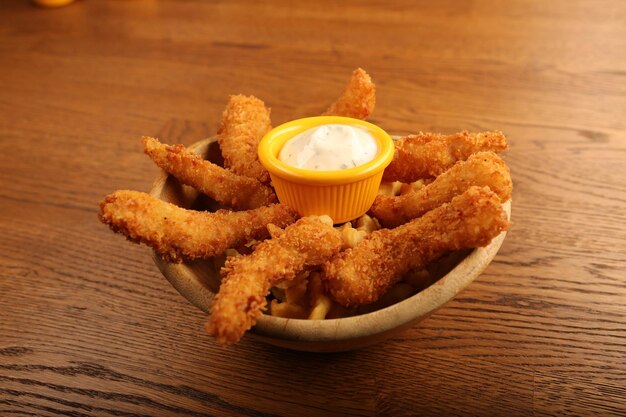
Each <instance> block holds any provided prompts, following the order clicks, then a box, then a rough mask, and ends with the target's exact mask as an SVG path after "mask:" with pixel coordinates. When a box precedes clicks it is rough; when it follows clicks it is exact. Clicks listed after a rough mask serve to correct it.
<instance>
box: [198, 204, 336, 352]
mask: <svg viewBox="0 0 626 417" xmlns="http://www.w3.org/2000/svg"><path fill="white" fill-rule="evenodd" d="M342 242H343V241H342V239H341V234H340V233H339V232H338V231H337V230H335V229H334V228H333V226H332V220H331V219H330V217H328V216H319V217H318V216H309V217H303V218H301V219H300V220H298V221H297V222H296V223H295V224H293V225H291V226H289V227H287V228H286V229H285V230H284V231H283V233H280V234H279V235H278V236H277V237H274V238H272V239H269V240H266V241H264V242H261V243H260V244H259V245H258V246H257V248H256V249H255V251H254V252H253V253H252V254H251V255H248V256H242V257H230V258H228V260H227V261H226V265H225V266H224V268H223V269H222V277H223V279H222V283H221V286H220V289H219V292H218V294H217V295H216V296H215V299H214V300H213V304H212V305H211V312H210V316H209V321H208V322H207V325H206V329H207V331H208V332H209V334H211V335H213V336H215V338H216V339H217V340H218V341H219V342H220V343H235V342H237V341H239V339H240V338H241V336H243V334H244V333H245V332H246V330H248V329H250V328H251V327H252V326H254V324H255V323H256V321H257V319H258V318H259V317H260V316H261V314H263V310H265V308H266V304H267V301H266V299H265V297H266V296H267V294H268V292H269V290H270V287H272V286H274V285H275V284H276V283H277V282H279V281H282V282H284V281H286V280H292V279H294V278H295V277H296V275H297V274H298V273H300V272H301V271H303V270H305V269H310V268H313V267H315V266H318V265H320V264H321V263H322V262H324V261H325V260H327V259H328V258H330V257H331V256H333V255H334V254H335V253H337V252H338V251H339V250H340V248H341V245H342Z"/></svg>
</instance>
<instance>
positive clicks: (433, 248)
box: [322, 187, 509, 307]
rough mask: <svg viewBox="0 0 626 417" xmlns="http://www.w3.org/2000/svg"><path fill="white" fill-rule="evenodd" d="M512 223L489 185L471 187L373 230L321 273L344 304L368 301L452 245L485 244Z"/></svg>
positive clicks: (372, 300) (455, 246)
mask: <svg viewBox="0 0 626 417" xmlns="http://www.w3.org/2000/svg"><path fill="white" fill-rule="evenodd" d="M508 224H509V223H508V220H507V215H506V213H505V212H504V210H503V209H502V206H501V204H500V199H499V198H498V196H497V195H496V194H495V193H493V192H492V191H491V190H489V188H488V187H483V188H480V187H471V188H470V189H469V190H467V191H465V192H464V193H463V194H461V195H459V196H457V197H454V198H453V199H452V201H451V202H450V203H445V204H443V205H442V206H440V207H438V208H436V209H434V210H432V211H430V212H428V213H427V214H425V215H424V216H422V217H420V218H417V219H414V220H412V221H411V222H409V223H406V224H404V225H402V226H400V227H397V228H395V229H380V230H378V231H375V232H373V233H371V234H370V235H368V236H367V237H366V238H365V239H363V240H362V241H361V243H359V244H358V245H357V246H356V247H354V248H352V249H348V250H346V251H345V252H341V253H340V254H338V255H336V256H335V257H334V258H333V259H331V260H330V261H328V262H326V263H325V264H324V267H323V271H324V273H323V274H322V278H323V279H324V280H325V282H326V284H327V288H328V290H329V292H330V294H331V296H332V297H333V298H334V299H335V300H336V301H337V302H338V303H339V304H341V305H343V306H345V307H353V306H359V305H364V304H369V303H372V302H374V301H376V300H378V298H380V297H381V296H382V295H383V294H384V293H385V292H386V291H387V290H388V289H389V288H391V286H393V285H394V284H395V283H397V282H398V281H399V280H400V279H401V277H402V276H403V275H404V274H406V273H407V272H409V271H410V270H413V269H418V268H423V267H425V266H426V265H428V264H429V263H431V262H433V261H435V260H436V259H438V258H439V257H441V256H442V255H444V254H445V253H447V252H450V251H453V250H459V249H466V248H474V247H477V246H485V245H487V244H488V243H489V242H490V241H491V239H493V238H494V237H496V236H497V235H498V234H499V233H500V232H501V231H502V230H505V229H506V228H507V227H508Z"/></svg>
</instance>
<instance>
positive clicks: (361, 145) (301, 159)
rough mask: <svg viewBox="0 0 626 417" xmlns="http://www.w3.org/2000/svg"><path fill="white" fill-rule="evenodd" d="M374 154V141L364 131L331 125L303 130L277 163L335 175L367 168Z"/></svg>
mask: <svg viewBox="0 0 626 417" xmlns="http://www.w3.org/2000/svg"><path fill="white" fill-rule="evenodd" d="M377 153H378V144H377V142H376V139H375V138H374V136H373V135H372V134H371V133H369V132H368V131H367V130H365V129H363V128H360V127H358V126H350V125H339V124H330V125H322V126H316V127H314V128H312V129H309V130H305V131H304V132H302V133H299V134H297V135H296V136H294V137H293V138H291V139H289V140H288V141H287V142H286V143H285V144H284V145H283V148H282V149H281V150H280V152H279V154H278V159H279V160H281V161H282V162H284V163H286V164H287V165H290V166H292V167H295V168H302V169H311V170H316V171H337V170H341V169H348V168H354V167H357V166H359V165H363V164H366V163H368V162H370V161H371V160H373V159H374V158H375V157H376V154H377Z"/></svg>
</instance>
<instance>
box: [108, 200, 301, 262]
mask: <svg viewBox="0 0 626 417" xmlns="http://www.w3.org/2000/svg"><path fill="white" fill-rule="evenodd" d="M99 217H100V220H101V221H102V222H103V223H105V224H108V225H109V227H110V228H111V229H112V230H113V231H114V232H118V233H122V234H123V235H125V236H126V237H127V238H128V239H129V240H131V241H133V242H137V243H139V242H143V243H145V244H147V245H148V246H151V247H152V248H153V249H154V250H155V251H156V252H157V253H158V254H159V255H161V256H162V257H163V258H164V259H166V260H170V261H174V262H181V261H182V259H183V258H185V259H198V258H210V257H212V256H215V255H219V254H221V253H222V252H224V251H225V250H226V249H228V248H232V247H234V246H237V245H240V244H244V243H246V242H248V241H250V240H252V239H265V238H267V237H268V235H269V233H268V231H267V224H268V223H273V224H276V225H278V226H280V227H285V226H287V225H289V224H291V223H293V222H294V221H295V219H296V214H295V212H294V211H293V210H292V209H291V208H289V207H287V206H285V205H282V204H275V205H272V206H267V207H260V208H257V209H254V210H248V211H228V210H219V211H217V212H215V213H208V212H204V211H193V210H186V209H183V208H180V207H178V206H175V205H173V204H170V203H167V202H165V201H162V200H159V199H157V198H154V197H152V196H151V195H149V194H146V193H141V192H139V191H128V190H121V191H116V192H114V193H112V194H109V195H108V196H107V197H105V198H104V200H102V202H101V203H100V213H99Z"/></svg>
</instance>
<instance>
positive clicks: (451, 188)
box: [370, 152, 513, 228]
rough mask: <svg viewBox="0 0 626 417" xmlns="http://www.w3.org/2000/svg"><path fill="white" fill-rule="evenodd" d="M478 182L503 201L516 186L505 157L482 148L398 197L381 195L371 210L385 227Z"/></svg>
mask: <svg viewBox="0 0 626 417" xmlns="http://www.w3.org/2000/svg"><path fill="white" fill-rule="evenodd" d="M474 185H476V186H481V187H482V186H488V187H489V188H490V189H491V191H493V192H495V193H496V195H497V196H498V197H499V198H500V201H507V200H508V199H509V198H510V197H511V190H512V188H513V183H512V182H511V175H510V173H509V168H508V167H507V166H506V164H505V163H504V161H503V160H502V158H500V157H499V156H498V155H496V154H495V153H493V152H478V153H475V154H473V155H471V156H470V157H469V158H468V159H467V161H459V162H457V163H456V164H455V165H454V166H453V167H452V168H450V169H448V170H447V171H446V172H444V173H443V174H441V175H439V176H438V177H437V178H436V179H435V180H434V181H433V182H431V183H430V184H428V185H425V186H424V187H422V188H420V189H418V190H415V191H410V192H408V193H406V194H402V195H400V196H397V197H394V196H389V195H378V196H377V197H376V200H374V204H373V205H372V208H371V209H370V214H371V215H372V216H374V217H376V218H377V219H378V220H379V221H380V223H381V224H382V225H383V226H385V227H389V228H393V227H397V226H399V225H401V224H404V223H406V222H408V221H409V220H411V219H414V218H416V217H419V216H421V215H423V214H424V213H426V212H428V211H430V210H432V209H434V208H437V207H439V206H440V205H442V204H443V203H447V202H449V201H450V200H452V198H454V197H455V196H457V195H459V194H462V193H463V192H464V191H466V190H467V189H468V188H470V187H471V186H474Z"/></svg>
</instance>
